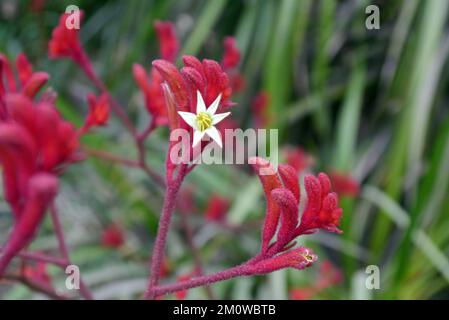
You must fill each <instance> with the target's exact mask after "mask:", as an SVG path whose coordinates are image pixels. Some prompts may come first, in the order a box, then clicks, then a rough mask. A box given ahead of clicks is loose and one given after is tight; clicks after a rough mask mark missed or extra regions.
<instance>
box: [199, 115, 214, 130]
mask: <svg viewBox="0 0 449 320" xmlns="http://www.w3.org/2000/svg"><path fill="white" fill-rule="evenodd" d="M196 124H197V126H198V129H199V130H200V131H201V132H203V131H205V130H207V129H209V128H210V127H211V126H212V117H211V116H210V114H209V113H207V112H200V113H198V115H197V116H196Z"/></svg>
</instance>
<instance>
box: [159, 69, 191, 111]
mask: <svg viewBox="0 0 449 320" xmlns="http://www.w3.org/2000/svg"><path fill="white" fill-rule="evenodd" d="M153 66H154V67H155V68H156V70H157V71H158V72H159V73H160V74H161V76H162V78H163V79H164V80H165V81H166V82H167V84H168V86H169V87H170V90H171V92H172V94H173V96H174V98H175V101H176V104H177V106H178V108H177V109H178V110H179V111H190V110H189V109H188V93H187V90H186V85H185V83H184V79H183V78H182V76H181V73H180V72H179V71H178V69H177V68H176V66H175V65H173V64H172V63H170V62H168V61H165V60H155V61H153Z"/></svg>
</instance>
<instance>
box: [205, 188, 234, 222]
mask: <svg viewBox="0 0 449 320" xmlns="http://www.w3.org/2000/svg"><path fill="white" fill-rule="evenodd" d="M228 209H229V201H228V199H226V198H223V197H221V196H219V195H217V194H214V195H212V196H211V197H210V198H209V201H208V203H207V208H206V219H207V220H209V221H221V220H223V219H224V218H225V217H226V213H227V212H228Z"/></svg>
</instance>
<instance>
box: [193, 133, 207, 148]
mask: <svg viewBox="0 0 449 320" xmlns="http://www.w3.org/2000/svg"><path fill="white" fill-rule="evenodd" d="M205 134H206V131H203V132H201V131H198V130H195V132H193V143H192V147H195V146H196V145H197V144H198V142H200V141H201V139H202V138H203V137H204V135H205Z"/></svg>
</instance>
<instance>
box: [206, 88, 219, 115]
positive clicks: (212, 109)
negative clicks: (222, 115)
mask: <svg viewBox="0 0 449 320" xmlns="http://www.w3.org/2000/svg"><path fill="white" fill-rule="evenodd" d="M220 99H221V93H220V94H219V95H218V97H217V98H216V99H215V100H214V102H212V104H211V105H210V106H209V108H207V112H209V114H210V115H211V116H213V115H214V114H215V112H217V108H218V105H219V104H220Z"/></svg>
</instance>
